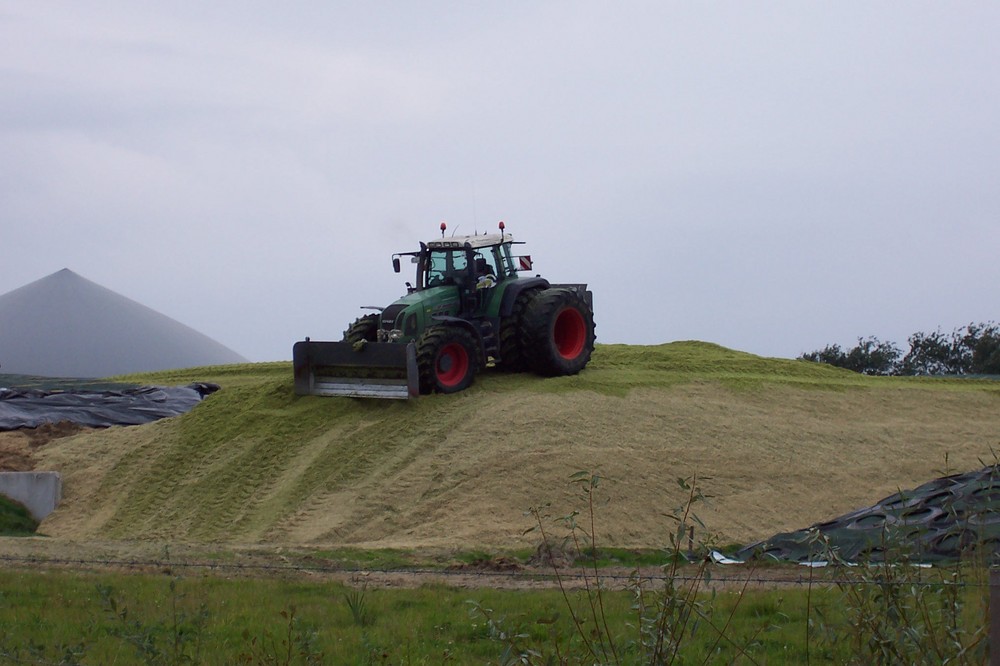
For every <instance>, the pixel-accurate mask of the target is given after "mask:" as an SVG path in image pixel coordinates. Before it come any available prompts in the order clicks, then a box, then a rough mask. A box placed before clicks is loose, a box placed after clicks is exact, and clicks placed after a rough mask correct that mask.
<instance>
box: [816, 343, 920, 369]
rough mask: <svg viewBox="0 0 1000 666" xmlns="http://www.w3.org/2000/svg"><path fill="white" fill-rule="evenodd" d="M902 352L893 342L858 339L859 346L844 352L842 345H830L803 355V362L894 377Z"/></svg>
mask: <svg viewBox="0 0 1000 666" xmlns="http://www.w3.org/2000/svg"><path fill="white" fill-rule="evenodd" d="M901 355H902V352H901V351H900V349H899V348H898V347H897V346H896V345H895V344H893V343H891V342H883V341H881V340H879V339H878V338H875V337H869V338H858V344H857V346H855V347H853V348H851V349H849V350H847V351H844V350H842V349H841V348H840V345H829V346H827V347H824V348H823V349H821V350H819V351H815V352H809V353H807V354H803V355H802V356H801V357H800V358H801V359H802V360H803V361H813V362H816V363H827V364H829V365H833V366H836V367H838V368H844V369H845V370H851V371H853V372H859V373H861V374H863V375H894V374H899V373H897V371H896V370H897V364H898V361H899V358H900V356H901Z"/></svg>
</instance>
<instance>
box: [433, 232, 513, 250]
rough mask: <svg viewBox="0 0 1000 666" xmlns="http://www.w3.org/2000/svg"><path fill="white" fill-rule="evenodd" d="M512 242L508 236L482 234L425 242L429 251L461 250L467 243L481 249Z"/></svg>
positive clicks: (511, 238)
mask: <svg viewBox="0 0 1000 666" xmlns="http://www.w3.org/2000/svg"><path fill="white" fill-rule="evenodd" d="M513 240H514V237H513V236H511V235H510V234H484V235H482V236H450V237H448V238H438V239H435V240H432V241H427V247H428V248H430V249H431V250H450V249H456V250H457V249H461V248H463V247H465V244H466V243H468V244H469V245H470V246H472V248H473V249H476V248H481V247H492V246H494V245H500V244H501V243H509V242H511V241H513Z"/></svg>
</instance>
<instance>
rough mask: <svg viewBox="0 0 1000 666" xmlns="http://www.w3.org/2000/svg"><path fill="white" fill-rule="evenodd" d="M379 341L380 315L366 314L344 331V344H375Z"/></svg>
mask: <svg viewBox="0 0 1000 666" xmlns="http://www.w3.org/2000/svg"><path fill="white" fill-rule="evenodd" d="M377 339H378V314H377V313H372V314H366V315H365V316H363V317H358V318H357V319H355V320H354V323H352V324H351V325H350V326H348V327H347V330H346V331H344V342H361V341H362V340H367V341H368V342H375V341H376V340H377Z"/></svg>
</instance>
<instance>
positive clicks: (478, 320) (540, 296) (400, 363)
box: [292, 222, 595, 399]
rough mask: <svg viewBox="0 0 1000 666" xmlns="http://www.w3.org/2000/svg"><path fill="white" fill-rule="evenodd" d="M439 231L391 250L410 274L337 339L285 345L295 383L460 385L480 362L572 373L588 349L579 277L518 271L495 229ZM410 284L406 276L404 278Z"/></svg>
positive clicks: (348, 388) (587, 310)
mask: <svg viewBox="0 0 1000 666" xmlns="http://www.w3.org/2000/svg"><path fill="white" fill-rule="evenodd" d="M445 229H446V226H445V224H444V223H443V222H442V223H441V238H440V239H438V240H433V241H430V242H427V243H421V244H420V250H419V251H416V252H401V253H398V254H395V255H393V257H392V264H393V268H394V270H395V271H396V272H397V273H399V272H400V259H401V258H402V257H409V258H410V261H412V262H413V263H414V264H416V282H415V283H414V284H410V283H409V282H407V283H406V287H407V293H406V295H405V296H403V297H402V298H400V299H399V300H397V301H396V302H395V303H393V304H392V305H389V306H388V307H385V308H373V309H376V310H379V311H378V312H375V313H372V314H368V315H365V316H363V317H361V318H359V319H358V320H356V321H355V322H354V323H353V324H351V325H350V327H348V329H347V330H346V331H344V338H343V340H341V341H340V342H316V341H312V340H310V339H309V338H306V339H305V340H303V341H301V342H297V343H295V346H294V347H293V349H292V358H293V365H294V369H295V392H296V393H297V394H299V395H332V396H351V397H362V398H403V399H405V398H413V397H416V396H418V395H419V394H422V393H423V394H427V393H433V392H438V393H454V392H456V391H461V390H463V389H465V388H468V387H469V385H471V384H472V382H473V381H474V380H475V377H476V373H478V372H479V371H480V370H481V369H483V368H487V367H493V366H498V367H499V368H501V369H504V370H508V371H512V372H521V371H532V372H536V373H538V374H540V375H544V376H557V375H575V374H576V373H578V372H580V371H581V370H583V368H584V367H585V366H586V365H587V362H588V361H589V360H590V355H591V352H593V350H594V338H595V335H594V309H593V295H592V294H591V292H590V291H588V290H587V285H585V284H550V283H549V281H548V280H545V279H544V278H541V277H539V276H537V275H536V276H534V277H522V276H521V275H519V271H520V270H528V269H530V268H531V258H530V257H527V256H524V257H515V256H514V254H513V252H512V246H513V245H516V244H519V243H515V241H514V239H513V237H512V236H511V235H510V234H508V233H505V232H504V224H503V222H501V223H500V233H498V234H485V235H481V236H479V235H476V236H451V237H448V238H445V235H444V234H445ZM414 285H415V286H414Z"/></svg>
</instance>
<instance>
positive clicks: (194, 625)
mask: <svg viewBox="0 0 1000 666" xmlns="http://www.w3.org/2000/svg"><path fill="white" fill-rule="evenodd" d="M905 587H906V588H907V589H909V587H910V586H909V585H906V586H905ZM862 593H867V594H878V595H880V596H881V597H885V596H890V595H888V594H887V593H886V592H885V590H884V589H882V590H879V589H876V590H875V591H874V592H870V591H869V592H864V591H863V592H862ZM985 596H986V590H985V588H978V587H970V588H965V589H963V590H962V591H961V592H960V593H958V594H957V595H954V596H953V595H948V594H937V596H936V597H935V598H934V599H933V600H931V601H928V600H927V599H923V600H922V601H920V602H919V603H915V604H914V603H913V600H912V598H910V597H907V602H908V603H910V604H912V612H913V615H914V617H911V618H908V619H907V621H906V622H905V623H902V626H903V627H905V628H906V630H907V634H906V635H905V636H904V637H903V640H904V641H906V640H911V639H912V640H913V641H914V643H915V644H916V645H914V646H912V647H910V648H909V652H908V653H907V654H909V655H918V656H919V657H920V658H921V659H925V658H926V660H927V661H926V663H941V661H940V659H941V656H942V655H945V654H947V655H950V656H951V657H954V663H980V662H981V661H982V659H984V658H985V656H984V655H985V651H984V644H983V643H982V642H977V638H976V637H981V636H982V635H983V627H982V613H983V609H984V605H983V604H984V603H985ZM636 598H637V597H636V596H635V594H634V593H633V592H630V591H619V592H604V593H602V594H601V595H600V597H599V599H598V597H597V596H596V595H594V594H590V595H588V594H587V593H586V592H584V591H580V590H578V591H572V592H569V593H568V595H567V596H565V597H564V596H563V594H562V593H561V592H560V591H559V590H558V589H550V590H532V591H511V590H491V589H488V588H477V589H471V590H470V589H460V588H455V587H445V586H437V585H434V586H422V587H420V588H416V589H405V590H399V589H369V588H367V587H366V586H365V585H364V583H363V582H362V581H361V580H360V579H359V580H356V581H354V582H353V583H352V584H351V585H343V584H340V583H330V582H317V581H302V580H297V581H282V580H274V579H270V580H259V579H257V580H227V579H224V578H218V577H204V578H203V577H187V578H185V577H180V576H176V575H173V574H163V573H161V574H157V575H130V576H122V575H119V574H107V573H105V574H92V573H82V574H81V573H60V572H52V571H49V572H43V573H39V572H17V571H0V663H64V664H77V663H79V664H185V663H197V664H236V663H246V664H346V663H356V664H446V663H454V664H469V663H480V664H508V663H511V664H512V663H534V664H542V663H614V664H641V663H654V662H655V663H699V664H700V663H746V664H753V663H758V664H766V663H782V664H786V663H803V664H804V663H816V664H826V663H831V664H845V663H857V664H863V663H872V662H871V661H868V659H870V658H871V659H873V661H878V657H879V655H881V654H882V652H881V649H880V647H879V646H878V645H877V641H868V640H867V639H866V638H864V636H865V634H864V629H863V627H862V626H860V625H863V623H864V621H865V620H864V618H865V611H868V610H870V609H868V608H862V607H858V606H857V604H856V603H855V601H856V598H855V597H854V596H853V595H852V594H849V593H845V592H844V591H842V590H840V589H838V588H836V587H832V586H829V585H825V586H824V585H819V584H817V585H816V586H815V587H806V586H798V587H795V588H790V589H750V590H746V591H744V590H742V589H741V588H739V587H735V588H734V587H730V588H728V589H723V590H721V591H718V592H715V593H710V592H707V591H705V592H702V593H700V594H698V595H697V596H696V597H690V599H691V600H692V601H693V603H692V604H691V608H693V610H694V611H695V615H694V616H692V619H691V620H690V621H689V622H687V623H686V624H685V625H684V628H683V629H677V631H678V633H679V635H678V636H677V638H678V639H679V640H678V641H677V643H676V647H677V649H678V653H677V656H676V658H667V657H664V658H663V659H662V660H650V658H649V645H650V642H649V640H648V638H644V637H643V635H642V634H641V633H640V631H639V630H638V627H640V626H643V622H642V620H641V619H640V612H639V611H638V609H637V607H636ZM653 598H654V593H653V592H649V593H647V597H646V601H647V602H650V601H652V600H653ZM659 598H660V599H665V598H667V597H664V596H662V595H661V596H660V597H659ZM595 599H598V600H599V606H597V605H596V604H594V603H591V602H592V601H594V600H595ZM956 606H958V607H960V608H958V609H957V611H954V610H953V609H955V607H956ZM884 608H886V606H880V607H879V609H884ZM921 611H926V612H929V613H930V614H931V615H930V616H928V617H927V618H926V619H925V618H924V617H919V616H918V613H920V612H921ZM574 617H575V618H576V620H577V621H579V623H580V624H579V625H577V624H576V621H574ZM925 621H926V622H930V623H931V624H929V625H928V624H925ZM929 627H930V628H931V631H933V632H934V633H936V634H937V636H936V638H935V639H932V640H928V639H927V638H926V637H925V636H922V634H924V633H925V632H928V628H929ZM881 628H882V629H886V628H887V629H889V633H890V634H893V633H894V632H895V631H896V630H897V629H898V627H896V628H894V627H893V625H892V624H891V623H889V622H886V623H885V625H884V626H882V627H881ZM883 636H885V634H883ZM978 640H979V641H981V638H980V639H978ZM859 642H860V643H861V644H859ZM962 642H964V645H965V646H966V647H968V648H970V649H969V650H968V651H967V652H963V651H962V649H961V648H960V647H959V645H960V644H962ZM588 643H589V647H588ZM591 650H592V651H591ZM935 650H940V651H941V652H940V653H936V652H935ZM519 655H527V659H528V660H526V661H523V662H522V661H520V660H518V657H519ZM557 658H561V659H563V660H564V661H558V660H557ZM548 659H552V661H547V660H548ZM935 659H938V660H939V661H937V662H934V660H935ZM884 663H895V662H894V661H893V659H891V658H888V659H886V660H885V662H884Z"/></svg>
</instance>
